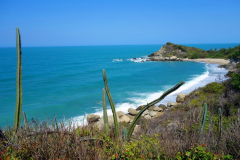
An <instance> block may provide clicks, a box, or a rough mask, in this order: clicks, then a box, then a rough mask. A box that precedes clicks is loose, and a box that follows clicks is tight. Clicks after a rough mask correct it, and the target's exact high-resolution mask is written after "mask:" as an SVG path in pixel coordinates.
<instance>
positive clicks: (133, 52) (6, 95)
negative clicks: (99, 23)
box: [0, 43, 238, 127]
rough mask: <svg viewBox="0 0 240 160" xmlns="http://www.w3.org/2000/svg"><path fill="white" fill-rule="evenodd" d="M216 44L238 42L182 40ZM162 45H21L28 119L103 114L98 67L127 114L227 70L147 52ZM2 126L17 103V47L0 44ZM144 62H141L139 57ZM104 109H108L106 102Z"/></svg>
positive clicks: (79, 119)
mask: <svg viewBox="0 0 240 160" xmlns="http://www.w3.org/2000/svg"><path fill="white" fill-rule="evenodd" d="M185 45H187V46H191V47H197V48H202V49H205V50H206V49H210V48H212V49H215V48H217V49H220V48H228V47H234V46H236V45H238V44H230V43H229V44H185ZM161 47H162V45H119V46H118V45H116V46H76V47H75V46H70V47H23V48H22V64H23V70H22V72H23V75H22V87H23V105H22V110H23V111H24V112H25V113H26V115H27V118H28V119H29V120H32V119H37V120H48V119H50V120H51V119H53V118H54V116H56V118H57V120H63V119H65V120H66V121H68V119H72V120H74V121H75V122H77V123H79V124H81V123H82V122H83V118H84V115H87V114H90V113H93V114H99V115H102V104H101V99H102V89H103V88H104V83H103V78H102V69H105V70H106V73H107V77H108V85H109V88H110V92H111V95H112V98H113V101H114V103H115V106H116V110H117V111H119V110H121V111H123V112H126V113H127V110H128V108H130V107H131V108H137V107H138V106H139V105H144V104H147V103H149V102H151V101H152V100H154V99H156V98H158V97H159V96H161V94H162V93H163V92H164V91H166V90H168V89H169V88H171V87H173V86H174V85H175V84H177V83H178V82H180V81H185V82H186V83H185V84H184V85H183V86H182V87H181V88H179V89H178V90H177V91H175V92H174V93H172V94H171V95H169V96H168V97H166V98H165V99H164V100H163V101H161V102H160V103H159V104H165V105H166V104H167V102H175V99H176V95H177V94H178V93H185V94H187V93H189V92H191V91H192V90H194V89H197V88H198V87H202V86H205V85H206V84H207V83H210V82H214V81H223V80H225V79H226V77H224V75H225V74H226V73H227V70H226V69H221V68H218V65H217V64H207V63H200V62H150V61H145V58H146V56H147V55H149V54H151V53H153V52H155V51H157V50H159V49H160V48H161ZM0 57H1V58H0V86H1V87H0V127H6V126H9V125H10V126H12V125H13V123H14V115H15V105H16V83H15V82H16V49H15V48H14V47H12V48H0ZM142 61H145V62H142ZM108 114H111V110H110V105H109V104H108Z"/></svg>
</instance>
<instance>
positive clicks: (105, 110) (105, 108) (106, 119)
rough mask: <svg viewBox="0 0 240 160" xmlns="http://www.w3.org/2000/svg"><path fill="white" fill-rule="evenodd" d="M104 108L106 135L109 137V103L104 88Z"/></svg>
mask: <svg viewBox="0 0 240 160" xmlns="http://www.w3.org/2000/svg"><path fill="white" fill-rule="evenodd" d="M102 107H103V120H104V127H105V131H106V134H107V135H109V124H108V115H107V103H106V91H105V89H104V88H103V90H102Z"/></svg>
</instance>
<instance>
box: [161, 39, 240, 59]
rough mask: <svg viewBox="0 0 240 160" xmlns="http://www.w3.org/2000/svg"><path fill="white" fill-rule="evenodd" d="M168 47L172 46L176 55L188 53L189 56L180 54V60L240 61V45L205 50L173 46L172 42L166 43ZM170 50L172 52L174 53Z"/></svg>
mask: <svg viewBox="0 0 240 160" xmlns="http://www.w3.org/2000/svg"><path fill="white" fill-rule="evenodd" d="M166 45H167V46H169V47H170V46H171V47H172V50H173V51H174V53H175V54H177V53H178V54H179V53H181V52H184V53H187V55H186V56H185V55H181V54H179V55H178V57H180V58H187V57H188V58H189V59H197V58H223V59H235V60H240V45H238V46H236V47H233V48H230V47H229V48H228V49H225V48H222V49H219V50H217V49H214V50H213V49H209V50H206V51H205V50H203V49H200V48H195V47H187V46H183V45H177V44H173V43H171V42H167V43H166ZM172 50H171V49H170V52H172Z"/></svg>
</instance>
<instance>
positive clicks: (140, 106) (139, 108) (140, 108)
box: [136, 105, 145, 111]
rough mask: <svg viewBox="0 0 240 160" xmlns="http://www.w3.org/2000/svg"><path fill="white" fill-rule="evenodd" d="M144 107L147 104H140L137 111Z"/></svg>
mask: <svg viewBox="0 0 240 160" xmlns="http://www.w3.org/2000/svg"><path fill="white" fill-rule="evenodd" d="M143 107H145V105H142V106H139V107H138V108H137V109H136V110H137V111H140V110H142V109H143Z"/></svg>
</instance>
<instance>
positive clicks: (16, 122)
mask: <svg viewBox="0 0 240 160" xmlns="http://www.w3.org/2000/svg"><path fill="white" fill-rule="evenodd" d="M16 48H17V75H16V77H17V81H16V84H17V100H16V109H15V120H14V131H15V132H17V130H18V128H19V127H20V122H21V110H22V50H21V36H20V32H19V29H18V28H16Z"/></svg>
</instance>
